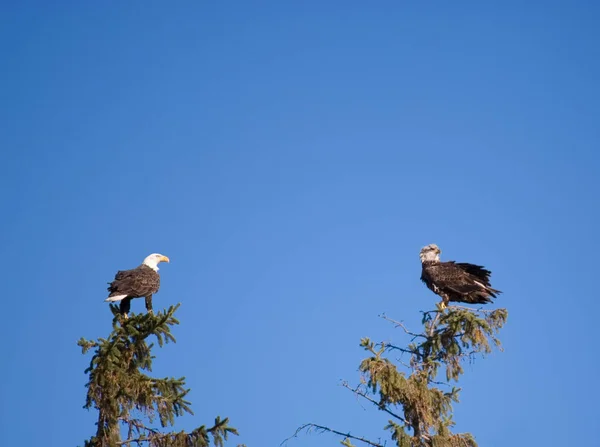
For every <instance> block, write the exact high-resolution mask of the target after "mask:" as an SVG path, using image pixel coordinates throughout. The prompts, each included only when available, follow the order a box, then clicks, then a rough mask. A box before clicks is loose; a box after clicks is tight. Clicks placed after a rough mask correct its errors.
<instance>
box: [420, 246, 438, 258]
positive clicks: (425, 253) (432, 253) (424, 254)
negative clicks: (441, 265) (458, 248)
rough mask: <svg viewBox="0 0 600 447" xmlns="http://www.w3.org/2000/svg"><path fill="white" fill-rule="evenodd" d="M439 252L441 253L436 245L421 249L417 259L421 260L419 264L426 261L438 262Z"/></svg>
mask: <svg viewBox="0 0 600 447" xmlns="http://www.w3.org/2000/svg"><path fill="white" fill-rule="evenodd" d="M441 252H442V250H440V248H439V247H438V246H437V245H435V244H429V245H426V246H425V247H423V248H422V249H421V253H420V254H419V257H420V258H421V262H427V261H434V262H440V253H441Z"/></svg>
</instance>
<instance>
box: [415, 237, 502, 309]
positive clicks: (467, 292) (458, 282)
mask: <svg viewBox="0 0 600 447" xmlns="http://www.w3.org/2000/svg"><path fill="white" fill-rule="evenodd" d="M441 252H442V251H441V250H440V249H439V248H438V246H437V245H435V244H430V245H427V246H426V247H423V248H422V249H421V253H420V255H419V257H420V258H421V265H422V271H421V281H423V282H424V283H425V285H426V286H427V287H428V288H429V289H431V290H432V291H433V292H434V293H436V294H438V295H439V296H441V297H442V303H441V307H442V309H443V308H445V307H446V306H447V305H448V302H450V301H455V302H459V303H468V304H486V303H491V302H492V298H496V295H498V294H500V293H502V292H500V291H499V290H496V289H492V286H491V284H490V274H491V272H490V271H489V270H486V269H485V268H483V266H481V265H474V264H468V263H460V262H454V261H448V262H442V261H440V253H441Z"/></svg>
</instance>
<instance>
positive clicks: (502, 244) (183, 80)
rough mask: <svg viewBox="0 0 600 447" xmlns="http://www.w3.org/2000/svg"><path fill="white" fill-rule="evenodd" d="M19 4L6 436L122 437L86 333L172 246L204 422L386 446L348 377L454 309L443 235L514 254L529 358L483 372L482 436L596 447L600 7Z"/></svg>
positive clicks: (8, 129)
mask: <svg viewBox="0 0 600 447" xmlns="http://www.w3.org/2000/svg"><path fill="white" fill-rule="evenodd" d="M483 3H485V5H484V4H483ZM525 3H526V5H525ZM0 8H1V9H0V37H1V39H0V46H1V51H2V75H1V76H2V83H1V84H0V98H1V103H2V107H0V122H1V125H0V146H1V148H2V151H1V155H0V157H1V164H0V170H1V175H0V186H1V189H0V191H1V192H0V194H1V196H0V197H1V203H2V208H1V209H2V220H1V224H0V225H1V231H0V239H1V247H2V253H3V255H2V256H1V257H0V267H1V269H2V276H3V281H2V286H3V300H4V318H3V324H2V332H3V334H4V337H3V341H4V347H3V356H2V368H0V387H1V389H0V392H1V395H2V398H1V406H2V407H1V412H2V413H1V415H0V429H1V430H0V431H1V432H2V442H3V445H7V446H8V445H32V446H33V445H53V446H54V445H55V446H61V447H62V446H76V445H82V444H83V440H84V439H85V438H87V437H89V436H90V435H91V434H92V433H93V432H94V430H95V427H94V422H95V418H96V413H95V412H87V411H86V410H83V409H82V406H83V404H84V397H85V388H84V384H85V382H86V376H85V375H84V373H83V371H84V369H85V368H86V367H87V365H88V362H89V358H90V357H84V356H82V355H81V353H80V350H79V348H78V347H77V346H76V344H75V343H76V341H77V339H79V338H80V337H81V336H85V337H87V338H96V337H99V336H106V335H107V334H108V333H109V331H110V327H111V326H110V323H111V314H110V312H109V310H108V307H107V305H106V303H104V302H103V300H104V298H105V297H106V283H107V282H108V281H110V280H111V279H112V277H113V275H114V273H115V272H116V270H118V269H127V268H132V267H135V266H137V265H138V264H139V263H140V262H141V261H142V259H143V258H144V257H145V256H146V255H147V254H149V253H152V252H161V253H164V254H166V255H168V256H169V257H170V258H171V263H170V264H163V265H161V274H162V289H161V291H160V292H159V294H158V295H156V297H155V300H154V307H155V309H160V308H162V307H166V306H168V305H171V304H175V303H178V302H180V303H182V305H181V309H180V311H179V313H178V316H179V318H180V320H181V326H179V327H177V328H176V329H175V335H176V337H177V340H178V343H177V344H175V345H168V346H167V347H166V348H164V349H162V350H160V351H157V352H156V355H157V360H156V364H155V371H154V372H155V373H156V374H157V375H158V376H165V375H173V376H176V377H179V376H182V375H185V376H186V377H187V382H188V385H189V387H190V388H191V389H192V392H191V394H190V400H191V401H192V404H193V408H194V410H195V412H196V415H195V416H194V417H192V416H190V417H185V418H182V419H181V420H180V421H179V423H178V425H177V427H178V428H182V429H189V428H192V427H194V426H196V425H199V424H204V423H206V424H209V423H211V422H212V420H213V418H214V416H216V415H221V416H223V417H224V416H229V417H230V419H231V424H232V425H233V426H235V427H237V428H238V429H239V431H240V434H241V436H240V437H239V438H234V439H232V440H231V441H230V442H229V444H228V445H236V444H237V443H239V442H244V443H246V444H247V445H248V446H249V447H258V446H260V447H263V446H272V447H275V446H278V445H279V443H280V442H281V441H283V440H284V439H285V438H286V437H288V436H289V435H291V434H292V433H293V432H294V430H295V429H296V427H298V426H299V425H301V424H303V423H305V422H314V423H319V424H323V425H328V426H330V427H332V428H335V429H338V430H350V431H352V433H353V434H356V435H361V436H367V437H371V438H374V439H377V438H379V437H380V436H382V435H384V434H385V433H384V432H383V426H385V425H386V423H387V417H386V415H385V414H383V413H381V412H378V411H377V410H376V409H374V408H370V407H368V406H367V405H366V403H365V404H364V406H361V404H360V403H359V402H357V401H356V399H355V398H354V396H353V395H351V393H349V392H348V391H346V390H344V389H343V388H342V387H340V386H339V384H340V379H347V380H349V381H350V382H351V383H355V382H356V381H357V380H358V373H357V367H358V364H359V362H360V360H361V359H362V358H363V357H364V356H365V354H364V353H363V351H362V350H361V349H360V348H359V347H358V343H359V340H360V338H361V337H364V336H370V337H372V338H373V339H376V340H383V339H385V340H394V341H402V340H403V337H402V334H400V333H399V331H398V330H395V329H393V327H391V326H390V325H389V324H387V323H385V322H384V321H383V320H381V319H380V318H378V315H379V314H380V313H382V312H386V313H387V315H389V316H390V317H393V318H395V319H399V320H404V321H405V322H406V323H407V324H408V325H409V326H411V327H412V328H414V329H418V327H419V320H420V314H419V311H420V310H424V309H429V308H431V307H432V306H433V303H434V302H436V300H437V297H436V296H435V295H433V294H432V293H431V292H430V291H429V290H427V289H426V288H425V287H424V285H423V284H421V282H420V281H419V275H420V263H419V258H418V254H419V250H420V248H421V247H422V246H424V245H426V244H429V243H437V244H438V245H440V247H441V248H442V250H443V253H442V257H443V258H444V259H456V260H459V261H467V262H475V263H479V264H483V265H485V266H486V267H488V268H490V269H491V270H492V271H493V276H492V280H493V281H492V283H493V285H494V286H495V287H497V288H499V289H501V290H503V291H504V294H503V295H501V297H500V298H499V299H498V300H497V303H496V304H497V305H498V306H503V307H507V308H508V309H509V322H508V324H507V326H506V328H505V330H504V331H503V333H502V334H501V338H502V340H503V342H504V346H505V352H503V353H496V354H493V355H491V356H489V357H488V358H486V359H485V360H483V361H477V362H475V363H474V364H472V365H468V367H467V373H466V375H465V377H464V380H463V381H462V382H461V385H462V386H463V388H464V391H463V393H462V399H461V403H460V404H459V405H457V406H456V421H457V423H458V425H457V429H458V430H460V431H471V432H472V433H474V434H475V436H476V438H477V440H478V441H479V443H480V445H481V446H486V447H488V446H492V447H494V446H507V445H511V446H531V445H536V446H537V445H539V446H541V445H543V446H564V445H592V441H593V440H594V439H596V434H595V431H594V429H593V428H594V426H596V427H597V424H598V422H597V400H598V399H599V398H600V394H599V392H598V388H597V385H596V383H595V379H597V377H598V375H599V373H600V367H599V360H598V354H600V350H599V348H598V344H597V338H598V334H597V330H596V329H597V321H598V318H597V308H596V305H597V303H598V296H597V295H598V294H597V290H596V288H595V280H596V279H597V273H596V252H597V251H598V248H599V242H598V237H597V234H596V233H597V231H596V230H597V229H598V226H599V224H600V219H599V211H598V193H599V192H600V191H599V187H598V186H599V184H598V183H599V181H598V174H599V161H600V154H599V153H598V146H599V142H600V138H599V137H600V127H599V126H598V123H599V121H598V120H599V118H600V113H599V112H600V110H599V102H600V86H599V83H598V79H600V54H599V53H600V51H599V48H600V46H599V43H600V31H599V28H598V23H599V20H600V6H598V5H597V4H594V2H591V1H588V2H583V1H571V2H565V1H563V2H556V1H544V2H542V1H532V2H521V1H519V2H517V1H503V2H480V1H466V2H446V1H429V2H418V1H383V2H362V1H361V2H358V1H350V2H348V1H343V2H342V1H330V2H316V1H303V2H282V1H257V2H251V1H229V2H199V1H197V2H185V1H184V2H164V1H144V2H141V1H130V2H114V1H113V2H111V1H104V2H91V1H56V2H49V1H44V2H42V1H38V2H12V4H9V2H5V3H4V4H3V5H2V6H1V7H0ZM132 306H133V311H135V312H139V311H142V310H143V308H144V307H143V300H136V301H134V302H133V303H132ZM384 439H385V438H384ZM338 441H339V440H338V439H337V438H335V437H333V436H331V435H314V434H313V435H310V436H302V437H300V438H299V439H297V440H294V441H291V443H290V444H289V445H290V446H294V447H307V446H321V445H331V446H334V445H338ZM388 445H390V444H388Z"/></svg>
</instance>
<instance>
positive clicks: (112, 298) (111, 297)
mask: <svg viewBox="0 0 600 447" xmlns="http://www.w3.org/2000/svg"><path fill="white" fill-rule="evenodd" d="M124 298H127V295H113V296H109V297H108V298H106V299H105V300H104V301H110V302H114V301H121V300H122V299H124Z"/></svg>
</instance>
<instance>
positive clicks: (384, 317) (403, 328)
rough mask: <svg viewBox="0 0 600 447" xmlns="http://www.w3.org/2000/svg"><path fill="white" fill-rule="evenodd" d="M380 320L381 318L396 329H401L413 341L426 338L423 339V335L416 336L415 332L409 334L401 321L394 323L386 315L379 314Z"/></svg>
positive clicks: (394, 321)
mask: <svg viewBox="0 0 600 447" xmlns="http://www.w3.org/2000/svg"><path fill="white" fill-rule="evenodd" d="M379 316H380V317H381V318H383V319H384V320H387V321H389V322H390V323H392V324H394V325H395V326H396V327H400V328H402V330H404V332H405V333H406V334H408V335H410V336H411V337H413V340H414V339H415V338H417V337H422V338H427V337H425V336H424V335H423V334H417V333H416V332H411V331H409V330H408V329H407V328H406V326H404V323H402V322H401V321H396V320H393V319H391V318H390V317H388V316H387V315H386V314H381V315H379Z"/></svg>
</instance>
